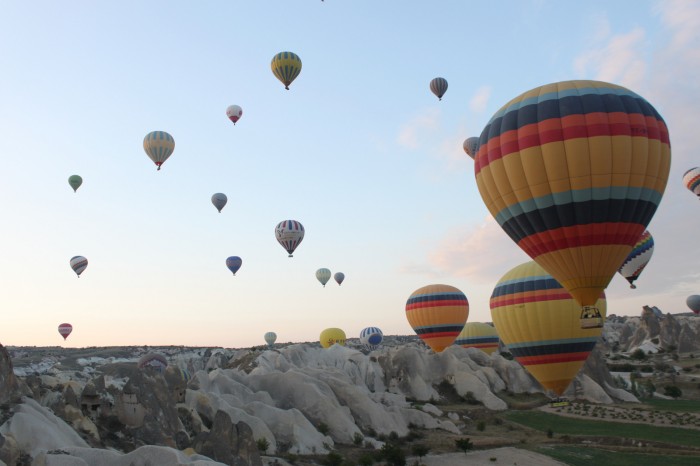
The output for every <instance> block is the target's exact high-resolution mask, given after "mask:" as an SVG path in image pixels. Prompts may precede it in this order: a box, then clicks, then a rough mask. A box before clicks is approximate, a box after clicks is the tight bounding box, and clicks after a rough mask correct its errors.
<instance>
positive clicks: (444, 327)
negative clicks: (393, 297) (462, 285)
mask: <svg viewBox="0 0 700 466" xmlns="http://www.w3.org/2000/svg"><path fill="white" fill-rule="evenodd" d="M468 317H469V301H467V297H466V296H465V294H464V293H462V292H461V291H460V290H459V289H457V288H455V287H454V286H450V285H428V286H424V287H422V288H419V289H417V290H416V291H414V292H413V294H411V296H410V297H409V298H408V301H406V318H407V319H408V323H409V324H410V325H411V327H413V330H414V331H415V332H416V334H417V335H418V336H419V337H420V338H421V340H423V341H424V342H425V343H426V344H427V345H428V346H430V347H431V348H432V349H433V351H435V352H436V353H439V352H441V351H442V350H444V349H445V348H447V347H448V346H450V345H451V344H452V343H454V341H455V339H456V338H457V335H459V332H461V331H462V328H464V323H465V322H466V321H467V318H468Z"/></svg>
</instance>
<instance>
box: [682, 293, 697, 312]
mask: <svg viewBox="0 0 700 466" xmlns="http://www.w3.org/2000/svg"><path fill="white" fill-rule="evenodd" d="M685 303H686V304H687V305H688V307H689V308H690V310H691V311H693V312H694V313H696V314H700V296H698V295H696V294H693V295H690V296H688V297H687V298H686V300H685Z"/></svg>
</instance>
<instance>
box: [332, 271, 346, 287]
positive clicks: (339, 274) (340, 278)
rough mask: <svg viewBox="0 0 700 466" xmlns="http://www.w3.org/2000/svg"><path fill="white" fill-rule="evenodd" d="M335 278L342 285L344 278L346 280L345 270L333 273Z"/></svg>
mask: <svg viewBox="0 0 700 466" xmlns="http://www.w3.org/2000/svg"><path fill="white" fill-rule="evenodd" d="M333 280H335V281H336V282H337V283H338V285H342V284H343V280H345V274H344V273H343V272H336V273H335V274H334V275H333Z"/></svg>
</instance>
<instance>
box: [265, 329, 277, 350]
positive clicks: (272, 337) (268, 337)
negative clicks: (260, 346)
mask: <svg viewBox="0 0 700 466" xmlns="http://www.w3.org/2000/svg"><path fill="white" fill-rule="evenodd" d="M264 338H265V343H267V346H270V347H271V346H272V345H274V344H275V341H277V334H276V333H275V332H267V333H266V334H265V336H264Z"/></svg>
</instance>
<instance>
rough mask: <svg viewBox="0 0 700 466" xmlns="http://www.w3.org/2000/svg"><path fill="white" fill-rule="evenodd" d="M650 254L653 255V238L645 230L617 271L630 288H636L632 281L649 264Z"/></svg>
mask: <svg viewBox="0 0 700 466" xmlns="http://www.w3.org/2000/svg"><path fill="white" fill-rule="evenodd" d="M652 254H654V237H653V236H651V233H649V232H648V231H647V230H645V231H644V233H642V236H641V237H640V238H639V241H637V244H635V245H634V247H633V248H632V252H630V253H629V255H628V256H627V259H625V262H623V264H622V265H621V266H620V268H619V269H618V272H620V275H622V276H623V277H625V280H627V281H628V282H629V284H630V288H637V286H636V285H635V284H634V281H635V280H636V279H638V278H639V276H640V275H641V274H642V270H644V267H646V266H647V264H648V263H649V259H651V255H652Z"/></svg>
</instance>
